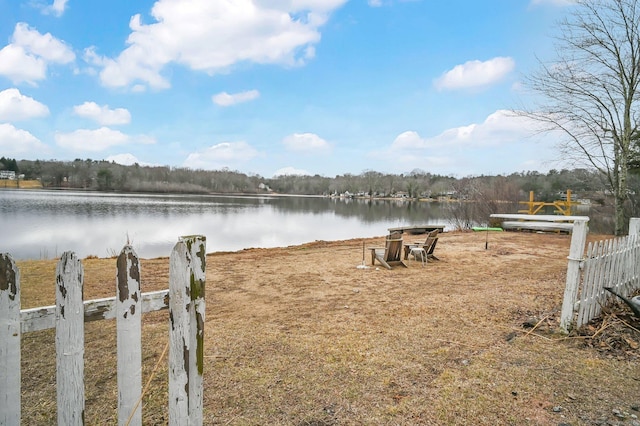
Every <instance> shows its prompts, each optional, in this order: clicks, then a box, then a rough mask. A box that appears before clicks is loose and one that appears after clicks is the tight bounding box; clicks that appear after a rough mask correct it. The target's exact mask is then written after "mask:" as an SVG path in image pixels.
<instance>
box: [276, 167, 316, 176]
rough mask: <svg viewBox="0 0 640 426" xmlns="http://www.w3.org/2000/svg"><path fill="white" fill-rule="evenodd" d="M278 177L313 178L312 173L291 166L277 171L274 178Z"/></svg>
mask: <svg viewBox="0 0 640 426" xmlns="http://www.w3.org/2000/svg"><path fill="white" fill-rule="evenodd" d="M278 176H311V173H309V172H308V171H306V170H303V169H296V168H295V167H291V166H289V167H283V168H281V169H278V170H276V172H275V173H274V174H273V177H278Z"/></svg>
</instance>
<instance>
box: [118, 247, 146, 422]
mask: <svg viewBox="0 0 640 426" xmlns="http://www.w3.org/2000/svg"><path fill="white" fill-rule="evenodd" d="M141 317H142V298H141V294H140V261H139V259H138V255H136V253H135V251H134V250H133V248H132V247H131V246H129V245H127V246H125V247H124V248H123V249H122V251H121V252H120V255H119V256H118V261H117V272H116V324H117V330H118V333H117V335H118V337H117V347H118V424H119V425H123V426H124V425H141V424H142V402H141V401H140V395H141V393H142V368H141V365H142V348H141V344H142V339H141V336H142V321H141Z"/></svg>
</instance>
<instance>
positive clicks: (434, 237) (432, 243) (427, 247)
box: [404, 229, 440, 260]
mask: <svg viewBox="0 0 640 426" xmlns="http://www.w3.org/2000/svg"><path fill="white" fill-rule="evenodd" d="M438 233H439V230H437V229H435V230H433V231H431V232H429V233H428V234H427V239H426V240H425V241H424V242H421V241H417V242H413V243H405V244H404V260H407V259H408V258H409V253H411V249H412V248H414V247H421V248H423V249H424V251H425V253H426V254H427V259H433V260H440V259H438V258H437V257H436V255H435V254H433V252H434V250H435V249H436V244H438Z"/></svg>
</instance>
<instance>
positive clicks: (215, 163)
mask: <svg viewBox="0 0 640 426" xmlns="http://www.w3.org/2000/svg"><path fill="white" fill-rule="evenodd" d="M257 156H258V151H256V150H255V149H254V148H253V147H252V146H251V145H249V144H248V143H246V142H223V143H219V144H217V145H212V146H210V147H208V148H205V149H203V150H200V151H197V152H193V153H191V154H189V156H188V157H187V159H186V160H185V161H184V163H183V166H184V167H189V168H191V169H207V170H214V169H222V168H225V167H228V168H232V169H233V168H235V167H236V166H237V165H238V164H241V163H244V162H246V161H249V160H251V159H253V158H255V157H257Z"/></svg>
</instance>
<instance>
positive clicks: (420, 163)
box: [369, 110, 561, 176]
mask: <svg viewBox="0 0 640 426" xmlns="http://www.w3.org/2000/svg"><path fill="white" fill-rule="evenodd" d="M541 129H542V126H541V124H540V123H539V122H537V121H535V120H532V119H529V118H526V117H524V116H521V115H518V114H515V113H513V112H511V111H506V110H498V111H496V112H494V113H492V114H490V115H489V116H488V117H487V118H486V119H485V120H484V121H483V122H480V123H470V124H467V125H464V126H460V127H454V128H451V129H447V130H445V131H443V132H442V133H440V134H438V135H435V136H431V137H424V136H421V135H420V134H419V133H418V132H415V131H406V132H403V133H401V134H399V135H398V136H397V137H396V138H395V139H394V141H393V142H392V144H391V145H390V146H389V147H388V148H387V149H383V150H378V151H374V152H371V153H370V154H369V156H370V157H371V158H373V159H377V160H385V159H388V158H393V160H394V161H393V167H395V169H396V170H397V171H398V172H402V171H404V170H412V169H414V168H420V169H424V170H429V171H431V172H433V173H445V174H451V173H454V174H457V175H462V176H469V175H478V174H499V173H511V172H514V171H523V170H538V171H542V170H543V169H544V164H545V163H546V164H550V163H552V162H553V161H554V159H556V158H557V155H555V153H554V149H553V147H554V145H556V143H557V142H558V141H559V140H560V137H561V135H558V134H556V133H544V134H541V133H540V131H541ZM534 164H535V165H536V167H532V165H534Z"/></svg>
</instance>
